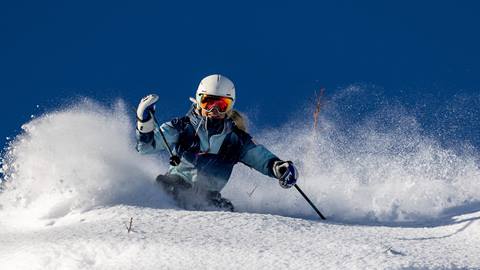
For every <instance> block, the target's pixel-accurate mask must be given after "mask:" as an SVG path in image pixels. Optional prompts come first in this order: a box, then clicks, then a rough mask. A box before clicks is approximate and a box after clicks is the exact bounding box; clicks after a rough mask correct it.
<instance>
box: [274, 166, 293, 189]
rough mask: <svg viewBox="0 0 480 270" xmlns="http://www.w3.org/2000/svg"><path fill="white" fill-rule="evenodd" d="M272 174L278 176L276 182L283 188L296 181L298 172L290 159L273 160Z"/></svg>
mask: <svg viewBox="0 0 480 270" xmlns="http://www.w3.org/2000/svg"><path fill="white" fill-rule="evenodd" d="M273 174H274V175H275V177H276V178H278V183H279V184H280V186H281V187H283V188H291V187H292V186H293V185H295V184H296V183H297V178H298V172H297V169H296V168H295V166H294V165H293V163H292V162H291V161H281V160H279V161H275V162H274V163H273Z"/></svg>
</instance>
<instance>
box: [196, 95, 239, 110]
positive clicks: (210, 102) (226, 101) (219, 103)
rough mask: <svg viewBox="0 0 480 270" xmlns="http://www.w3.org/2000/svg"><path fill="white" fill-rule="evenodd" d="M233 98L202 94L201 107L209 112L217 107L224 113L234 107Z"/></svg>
mask: <svg viewBox="0 0 480 270" xmlns="http://www.w3.org/2000/svg"><path fill="white" fill-rule="evenodd" d="M232 105H233V100H232V99H231V98H228V97H219V96H209V95H202V97H201V99H200V108H202V109H204V110H205V111H207V112H211V111H212V110H213V109H217V110H218V112H221V113H224V112H227V111H229V110H230V109H231V108H232Z"/></svg>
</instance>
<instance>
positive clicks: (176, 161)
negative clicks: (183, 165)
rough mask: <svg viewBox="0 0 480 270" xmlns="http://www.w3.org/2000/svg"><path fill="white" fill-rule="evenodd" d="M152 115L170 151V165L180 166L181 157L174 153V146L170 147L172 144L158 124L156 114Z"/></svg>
mask: <svg viewBox="0 0 480 270" xmlns="http://www.w3.org/2000/svg"><path fill="white" fill-rule="evenodd" d="M152 117H153V121H155V124H156V125H157V126H158V131H159V132H160V135H161V136H162V139H163V142H164V143H165V146H166V147H167V149H168V153H170V165H172V166H178V164H180V157H178V156H177V155H174V154H173V151H172V148H170V145H169V144H168V142H167V138H165V134H163V131H162V129H161V128H160V125H158V122H157V118H155V116H154V115H152Z"/></svg>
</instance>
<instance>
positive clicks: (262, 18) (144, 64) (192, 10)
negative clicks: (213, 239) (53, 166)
mask: <svg viewBox="0 0 480 270" xmlns="http://www.w3.org/2000/svg"><path fill="white" fill-rule="evenodd" d="M281 2H282V1H264V2H260V1H256V2H249V3H247V2H246V1H235V3H236V4H235V3H234V1H215V2H208V3H204V1H22V0H19V1H2V2H1V3H0V91H1V94H2V101H1V104H2V106H0V112H1V115H2V116H3V118H2V125H1V128H0V136H1V138H2V141H4V138H5V137H6V136H12V135H15V134H16V133H18V131H19V128H20V126H21V124H22V123H25V122H26V121H27V120H28V119H29V117H30V115H31V114H37V113H40V112H43V111H48V110H51V109H55V108H57V107H59V106H62V104H65V102H68V101H71V100H74V99H75V98H76V97H78V96H87V97H92V98H94V99H97V100H100V101H101V102H108V101H109V100H110V99H113V98H123V99H124V100H125V101H126V102H127V103H128V104H129V105H131V106H132V107H133V106H135V105H136V104H137V102H138V99H139V98H140V97H142V96H143V95H144V94H146V93H149V92H157V93H158V94H159V95H160V97H161V101H160V104H159V107H160V109H162V110H165V111H166V112H168V113H167V115H172V116H174V115H178V114H183V112H184V111H185V110H186V109H187V106H188V97H189V96H192V95H193V93H194V91H195V88H196V85H197V84H198V81H199V80H200V79H201V78H202V77H203V76H205V75H208V74H210V73H222V74H225V75H226V76H228V77H230V78H231V79H232V80H233V81H234V82H235V83H236V85H237V96H238V100H237V103H236V105H237V106H238V108H239V109H244V110H251V109H252V108H254V109H255V110H257V111H258V112H259V114H260V115H262V117H260V118H259V119H258V122H259V123H257V124H259V125H276V124H278V123H280V122H281V121H282V119H283V117H284V114H288V113H289V112H293V111H295V109H296V108H298V107H299V106H301V104H303V103H304V102H305V100H306V99H307V98H309V97H311V96H312V95H313V92H314V91H315V90H317V89H318V88H319V87H326V88H327V94H331V93H333V92H335V91H336V90H337V89H339V88H342V87H345V86H348V85H350V84H367V85H375V86H378V87H380V88H382V89H384V90H385V95H386V96H390V97H400V98H403V99H414V98H415V97H416V96H417V95H418V94H419V93H422V94H424V93H426V94H438V93H440V94H441V96H442V97H443V98H448V97H449V96H451V95H455V94H458V93H464V94H465V93H466V94H468V95H472V94H473V95H475V94H476V95H478V92H479V89H480V53H479V48H480V33H479V27H480V16H478V14H479V11H480V2H478V1H311V2H302V1H290V3H289V4H286V3H281ZM36 105H39V106H40V107H39V109H37V108H36ZM263 115H265V117H263ZM476 117H477V116H476Z"/></svg>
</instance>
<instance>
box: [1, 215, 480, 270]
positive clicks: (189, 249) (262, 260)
mask: <svg viewBox="0 0 480 270" xmlns="http://www.w3.org/2000/svg"><path fill="white" fill-rule="evenodd" d="M131 217H133V223H132V224H133V226H132V228H133V231H132V232H130V233H128V232H127V229H126V225H127V224H128V223H129V220H130V218H131ZM479 218H480V213H478V212H477V213H475V214H473V215H471V216H463V217H458V219H459V220H457V221H456V222H453V224H450V225H445V226H436V227H418V228H408V227H384V226H360V225H342V224H335V223H329V222H326V223H323V222H318V221H310V220H303V219H296V218H289V217H281V216H275V215H268V214H249V213H233V214H232V213H224V212H189V211H180V210H173V209H154V208H145V207H133V206H114V207H108V208H101V209H95V210H91V211H88V212H84V213H71V214H69V215H67V216H65V217H62V218H59V219H52V220H44V224H43V225H38V226H37V227H35V228H28V229H25V228H12V227H4V226H2V228H3V229H2V231H1V232H0V263H1V265H2V269H480V258H479V256H478V254H479V253H480V222H479Z"/></svg>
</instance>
